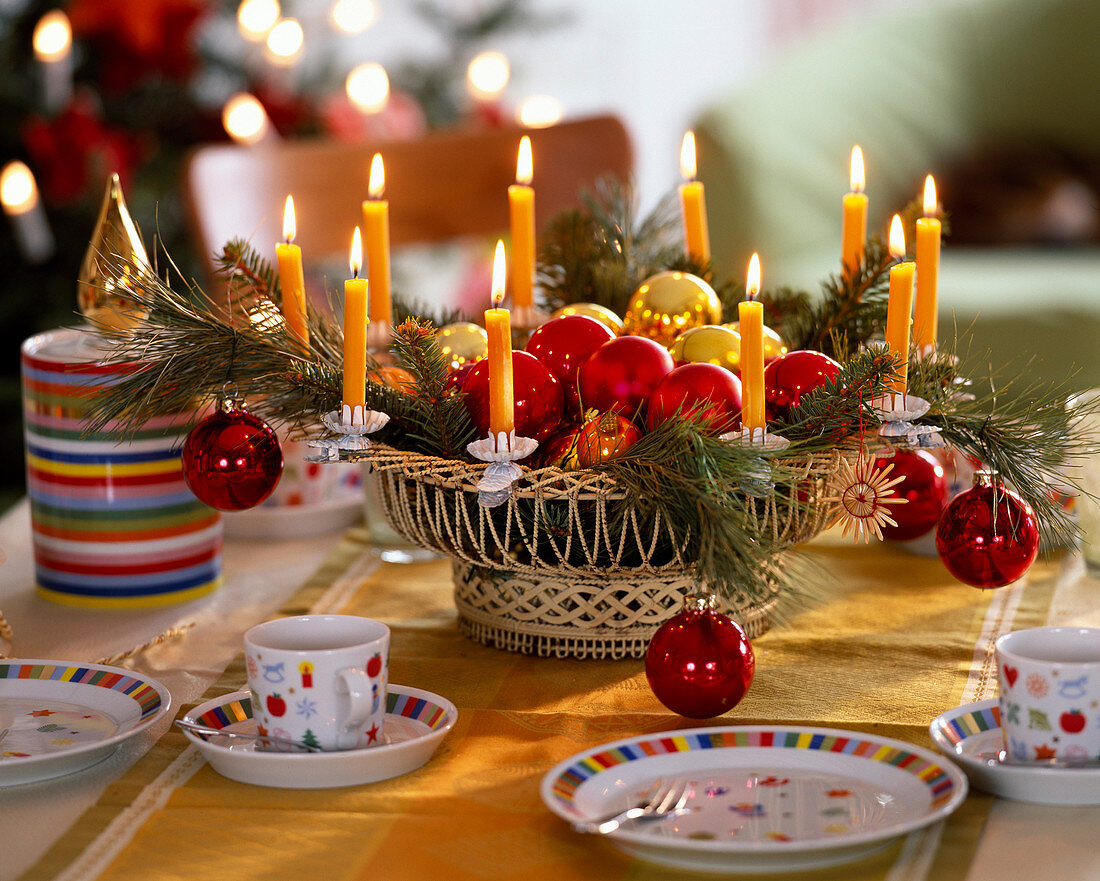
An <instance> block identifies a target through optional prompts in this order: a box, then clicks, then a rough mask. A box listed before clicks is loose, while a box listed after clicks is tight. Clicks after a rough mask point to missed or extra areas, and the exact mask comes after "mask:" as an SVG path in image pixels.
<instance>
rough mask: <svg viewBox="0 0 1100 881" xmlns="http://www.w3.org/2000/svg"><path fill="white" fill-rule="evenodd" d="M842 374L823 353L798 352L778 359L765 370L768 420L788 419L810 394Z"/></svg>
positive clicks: (807, 350) (806, 350)
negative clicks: (792, 409) (807, 394)
mask: <svg viewBox="0 0 1100 881" xmlns="http://www.w3.org/2000/svg"><path fill="white" fill-rule="evenodd" d="M838 373H840V365H839V364H838V363H837V362H836V361H834V360H833V359H832V358H830V357H829V356H828V355H825V354H823V353H821V352H813V351H811V350H809V349H799V350H797V351H795V352H788V353H787V354H786V355H783V356H782V357H781V358H776V359H775V360H774V361H772V362H771V363H770V364H768V365H767V366H766V367H765V368H764V400H765V402H766V406H767V410H768V418H769V419H776V418H780V417H782V418H786V417H787V416H788V415H789V413H790V410H791V408H792V407H796V406H798V402H799V400H800V399H801V398H802V396H803V395H804V394H806V393H807V392H811V391H813V390H814V389H815V388H820V387H821V386H823V385H825V383H826V382H828V381H829V380H830V379H835V378H836V375H837V374H838Z"/></svg>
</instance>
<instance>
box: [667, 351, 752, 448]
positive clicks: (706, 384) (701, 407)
mask: <svg viewBox="0 0 1100 881" xmlns="http://www.w3.org/2000/svg"><path fill="white" fill-rule="evenodd" d="M677 413H680V414H681V415H683V416H694V417H697V418H701V419H703V420H704V421H705V423H706V426H707V433H708V434H714V435H718V434H724V433H725V432H727V431H733V430H734V429H736V428H737V427H738V426H739V425H740V424H741V380H740V379H738V378H737V377H736V376H734V375H733V374H732V373H731V372H730V371H729V370H727V369H726V368H725V367H719V366H718V365H717V364H684V365H682V366H680V367H677V368H676V369H675V370H673V371H672V372H671V373H669V374H668V375H667V376H665V378H664V379H662V380H661V381H660V383H659V384H658V385H657V388H656V389H654V390H653V394H651V395H650V396H649V401H648V403H647V404H646V420H645V421H646V427H647V428H648V429H649V430H650V431H652V430H653V429H654V428H656V427H657V426H658V425H660V424H661V423H662V422H664V421H665V420H666V419H670V418H671V417H673V416H675V415H676V414H677Z"/></svg>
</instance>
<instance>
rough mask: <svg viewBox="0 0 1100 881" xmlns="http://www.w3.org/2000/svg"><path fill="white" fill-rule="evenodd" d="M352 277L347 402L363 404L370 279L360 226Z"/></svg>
mask: <svg viewBox="0 0 1100 881" xmlns="http://www.w3.org/2000/svg"><path fill="white" fill-rule="evenodd" d="M348 262H349V265H350V266H351V278H349V279H348V280H347V281H345V282H344V406H345V407H351V408H352V409H353V410H354V408H355V407H364V406H365V404H366V396H367V280H366V279H365V278H360V277H359V270H360V269H362V268H363V239H362V237H361V234H360V232H359V227H355V234H354V235H353V236H352V239H351V257H350V259H349V261H348Z"/></svg>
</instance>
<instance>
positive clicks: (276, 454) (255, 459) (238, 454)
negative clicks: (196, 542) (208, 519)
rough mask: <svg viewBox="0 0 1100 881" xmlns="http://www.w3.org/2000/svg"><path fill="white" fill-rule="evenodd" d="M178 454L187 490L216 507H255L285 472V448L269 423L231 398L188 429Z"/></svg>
mask: <svg viewBox="0 0 1100 881" xmlns="http://www.w3.org/2000/svg"><path fill="white" fill-rule="evenodd" d="M181 459H182V462H183V479H184V481H185V482H186V483H187V487H188V489H190V490H191V492H193V493H194V494H195V498H197V499H198V500H199V501H200V502H203V503H204V504H207V505H209V506H210V507H211V508H217V509H218V510H219V511H243V510H245V509H246V508H252V507H255V506H256V505H258V504H260V502H262V501H263V500H264V499H266V498H267V497H268V496H269V495H271V493H272V492H274V491H275V487H276V486H278V484H279V477H280V476H281V475H282V473H283V451H282V449H281V448H280V447H279V438H278V437H277V436H276V434H275V432H274V431H273V430H272V429H271V426H269V425H268V424H267V423H266V422H264V421H263V420H262V419H259V418H258V417H256V416H253V415H252V414H251V413H249V412H248V411H247V410H245V409H244V407H243V406H242V405H241V403H240V401H235V400H231V399H230V400H224V401H220V402H219V404H218V410H217V412H215V413H213V414H211V415H210V416H207V417H206V418H205V419H203V420H202V422H200V423H199V424H198V425H196V426H195V427H194V428H192V429H191V432H190V433H189V434H188V435H187V440H185V441H184V443H183V451H182V453H181Z"/></svg>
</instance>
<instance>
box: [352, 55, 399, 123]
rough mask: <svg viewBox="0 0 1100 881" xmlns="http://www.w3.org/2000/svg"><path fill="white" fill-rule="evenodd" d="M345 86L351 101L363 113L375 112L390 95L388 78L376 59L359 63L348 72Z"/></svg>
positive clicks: (384, 103)
mask: <svg viewBox="0 0 1100 881" xmlns="http://www.w3.org/2000/svg"><path fill="white" fill-rule="evenodd" d="M345 88H346V90H347V93H348V98H350V99H351V102H352V103H353V104H354V105H355V106H356V107H358V108H359V109H360V110H362V111H363V112H364V113H377V112H378V111H379V110H381V109H382V108H383V107H385V106H386V102H387V101H388V100H389V97H390V78H389V76H388V75H387V74H386V69H385V68H384V67H383V66H382V65H381V64H379V63H378V62H376V61H368V62H367V63H366V64H360V65H359V66H358V67H356V68H354V69H353V70H352V71H351V73H349V74H348V78H347V82H346V83H345Z"/></svg>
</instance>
